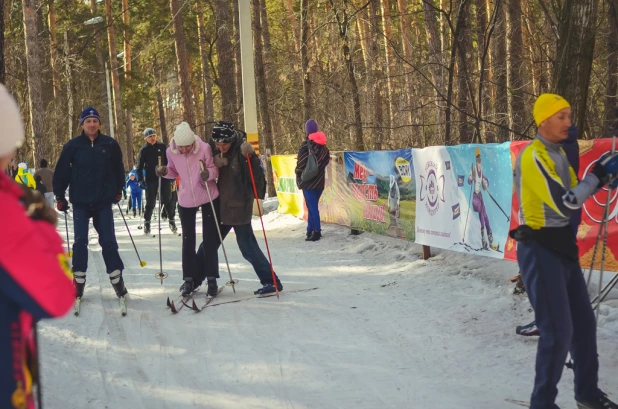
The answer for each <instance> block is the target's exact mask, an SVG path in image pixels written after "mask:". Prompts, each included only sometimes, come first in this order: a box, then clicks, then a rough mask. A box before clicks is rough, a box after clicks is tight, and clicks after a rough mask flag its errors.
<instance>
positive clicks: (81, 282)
mask: <svg viewBox="0 0 618 409" xmlns="http://www.w3.org/2000/svg"><path fill="white" fill-rule="evenodd" d="M73 284H74V285H75V298H82V296H83V295H84V288H86V273H84V272H82V271H75V272H73Z"/></svg>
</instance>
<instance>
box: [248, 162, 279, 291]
mask: <svg viewBox="0 0 618 409" xmlns="http://www.w3.org/2000/svg"><path fill="white" fill-rule="evenodd" d="M246 158H247V165H249V174H250V175H251V184H252V185H253V195H254V196H255V203H257V208H258V213H259V215H260V223H262V232H263V233H264V242H265V243H266V252H267V253H268V261H269V262H270V272H271V274H272V276H273V283H274V284H275V292H276V293H277V299H279V286H278V285H277V278H276V276H275V269H274V268H273V259H272V258H271V257H270V247H268V239H267V238H266V229H265V228H264V220H263V219H262V207H261V206H260V199H259V198H258V194H257V187H256V186H255V177H254V176H253V167H251V159H250V157H249V155H247V156H246Z"/></svg>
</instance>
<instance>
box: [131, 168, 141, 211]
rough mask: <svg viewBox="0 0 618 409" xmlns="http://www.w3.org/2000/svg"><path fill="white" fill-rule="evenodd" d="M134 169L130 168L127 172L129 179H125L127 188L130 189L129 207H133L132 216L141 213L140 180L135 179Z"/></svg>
mask: <svg viewBox="0 0 618 409" xmlns="http://www.w3.org/2000/svg"><path fill="white" fill-rule="evenodd" d="M136 173H137V172H136V171H135V170H132V171H131V173H129V180H127V188H128V189H129V190H130V191H131V201H130V203H131V208H132V209H133V217H136V215H137V214H138V212H139V216H141V215H142V188H141V187H140V182H139V181H138V180H137V175H136Z"/></svg>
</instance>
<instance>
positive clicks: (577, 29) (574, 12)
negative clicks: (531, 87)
mask: <svg viewBox="0 0 618 409" xmlns="http://www.w3.org/2000/svg"><path fill="white" fill-rule="evenodd" d="M597 7H598V0H566V1H565V2H564V4H563V6H562V15H561V16H560V23H559V31H560V36H559V40H558V52H557V59H556V64H555V67H556V68H555V73H556V74H555V75H554V89H555V91H556V93H557V94H559V95H562V96H563V97H564V98H566V99H567V101H569V103H570V104H571V107H572V110H573V113H572V118H573V120H574V122H575V124H576V125H577V127H578V128H579V132H580V135H583V133H584V132H585V131H586V129H587V126H586V103H587V101H588V88H589V87H588V86H589V84H590V74H591V72H592V60H593V57H594V45H595V35H596V25H597Z"/></svg>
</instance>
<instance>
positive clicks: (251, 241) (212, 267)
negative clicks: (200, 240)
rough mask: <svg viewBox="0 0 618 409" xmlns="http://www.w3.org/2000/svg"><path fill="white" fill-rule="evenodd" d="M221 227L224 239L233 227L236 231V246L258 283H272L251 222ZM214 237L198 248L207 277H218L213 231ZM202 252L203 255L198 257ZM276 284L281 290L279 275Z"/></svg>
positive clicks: (271, 277) (217, 259) (216, 249)
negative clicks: (204, 263)
mask: <svg viewBox="0 0 618 409" xmlns="http://www.w3.org/2000/svg"><path fill="white" fill-rule="evenodd" d="M220 228H221V236H222V237H223V239H224V240H225V237H226V236H227V234H228V233H229V232H230V230H232V229H234V233H236V243H238V247H239V248H240V252H241V253H242V256H243V257H244V258H245V260H247V261H248V262H249V263H251V265H252V266H253V269H254V270H255V273H256V274H257V276H258V277H259V279H260V283H262V285H265V284H274V283H273V276H272V273H271V271H270V263H269V262H268V259H267V258H266V256H264V253H262V250H261V249H260V245H259V244H258V242H257V240H256V238H255V234H253V227H251V223H249V224H243V225H241V226H228V225H225V224H222V225H220ZM215 235H216V236H215V237H214V239H213V240H212V241H209V243H210V245H208V244H207V245H206V246H203V245H201V246H200V248H199V250H198V252H197V253H198V260H199V261H198V262H201V260H206V261H207V264H206V265H205V269H206V272H207V273H206V275H207V276H208V277H219V252H218V250H219V246H220V244H221V243H220V241H219V236H218V235H217V232H216V231H215ZM200 254H202V255H204V254H205V256H204V257H199V255H200ZM275 277H276V278H277V286H278V287H279V289H280V290H281V289H282V288H283V287H282V286H281V281H279V277H277V276H276V275H275Z"/></svg>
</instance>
